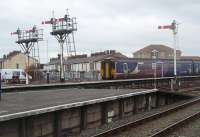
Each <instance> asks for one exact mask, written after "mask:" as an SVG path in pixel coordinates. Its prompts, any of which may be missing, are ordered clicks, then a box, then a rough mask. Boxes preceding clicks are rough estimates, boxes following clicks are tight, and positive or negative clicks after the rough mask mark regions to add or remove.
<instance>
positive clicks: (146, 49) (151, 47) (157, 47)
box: [134, 44, 181, 54]
mask: <svg viewBox="0 0 200 137" xmlns="http://www.w3.org/2000/svg"><path fill="white" fill-rule="evenodd" d="M152 50H158V51H165V52H166V51H170V52H173V51H174V49H173V48H171V47H168V46H166V45H162V44H151V45H148V46H146V47H144V48H142V49H140V50H138V51H136V52H134V54H135V53H138V52H151V51H152ZM177 53H181V51H180V50H177Z"/></svg>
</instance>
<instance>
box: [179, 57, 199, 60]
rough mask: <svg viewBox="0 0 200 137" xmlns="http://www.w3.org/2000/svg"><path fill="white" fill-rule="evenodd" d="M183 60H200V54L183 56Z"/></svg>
mask: <svg viewBox="0 0 200 137" xmlns="http://www.w3.org/2000/svg"><path fill="white" fill-rule="evenodd" d="M181 59H182V60H200V57H199V56H181Z"/></svg>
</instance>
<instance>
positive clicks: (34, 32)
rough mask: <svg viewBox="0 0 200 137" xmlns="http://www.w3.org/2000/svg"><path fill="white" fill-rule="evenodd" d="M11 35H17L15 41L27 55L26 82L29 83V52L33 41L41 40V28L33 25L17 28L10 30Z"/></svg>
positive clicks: (33, 43)
mask: <svg viewBox="0 0 200 137" xmlns="http://www.w3.org/2000/svg"><path fill="white" fill-rule="evenodd" d="M11 35H17V41H16V43H17V44H19V45H20V47H21V49H22V50H23V52H24V54H25V55H26V56H27V58H26V63H25V64H26V84H28V83H29V78H28V74H29V58H30V52H31V50H32V48H33V47H34V45H35V43H38V42H39V41H42V40H43V29H37V27H36V26H35V25H34V26H33V28H32V29H29V30H21V29H20V28H18V29H17V30H16V31H15V32H12V33H11Z"/></svg>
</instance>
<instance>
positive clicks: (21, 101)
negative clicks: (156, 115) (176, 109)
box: [0, 89, 157, 121]
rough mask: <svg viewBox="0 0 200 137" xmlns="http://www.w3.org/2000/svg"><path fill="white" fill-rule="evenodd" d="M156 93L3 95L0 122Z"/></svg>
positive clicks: (72, 91)
mask: <svg viewBox="0 0 200 137" xmlns="http://www.w3.org/2000/svg"><path fill="white" fill-rule="evenodd" d="M156 91H157V90H156V89H152V90H147V89H137V90H135V89H127V90H125V89H58V90H55V89H52V90H41V91H40V90H37V91H29V92H16V93H3V94H2V100H1V101H0V121H6V120H10V119H14V118H20V117H25V116H31V115H37V114H41V113H46V112H51V111H56V110H61V109H67V108H71V107H77V106H82V105H87V104H93V103H99V102H104V101H109V100H115V99H117V98H125V97H129V96H134V95H139V94H146V93H151V92H156Z"/></svg>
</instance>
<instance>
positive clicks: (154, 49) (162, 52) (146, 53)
mask: <svg viewBox="0 0 200 137" xmlns="http://www.w3.org/2000/svg"><path fill="white" fill-rule="evenodd" d="M133 56H134V58H147V59H152V58H153V57H154V56H156V58H158V59H173V58H174V49H173V48H171V47H168V46H165V45H157V44H153V45H149V46H146V47H144V48H142V49H140V50H138V51H136V52H134V53H133ZM176 56H177V59H180V57H181V51H180V50H176Z"/></svg>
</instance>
